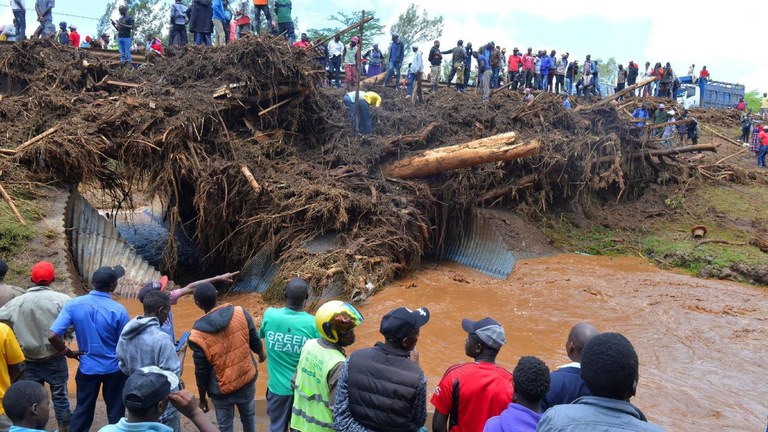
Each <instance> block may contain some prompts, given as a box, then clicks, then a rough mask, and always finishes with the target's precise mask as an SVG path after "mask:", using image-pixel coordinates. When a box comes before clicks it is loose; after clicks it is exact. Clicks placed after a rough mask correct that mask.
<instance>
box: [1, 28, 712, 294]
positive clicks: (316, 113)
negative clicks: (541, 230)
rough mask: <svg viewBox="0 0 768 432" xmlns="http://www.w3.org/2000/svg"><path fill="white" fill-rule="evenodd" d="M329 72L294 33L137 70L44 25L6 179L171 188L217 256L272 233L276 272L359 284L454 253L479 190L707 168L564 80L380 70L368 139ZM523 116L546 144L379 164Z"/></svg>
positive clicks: (515, 193) (525, 195)
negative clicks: (476, 83)
mask: <svg viewBox="0 0 768 432" xmlns="http://www.w3.org/2000/svg"><path fill="white" fill-rule="evenodd" d="M323 75H324V71H322V70H320V68H319V67H317V66H316V65H315V63H314V62H313V61H312V59H311V55H309V54H307V53H306V52H304V51H302V50H298V49H293V48H289V47H288V46H287V45H286V44H285V42H283V40H282V39H270V38H250V39H245V40H240V41H238V42H236V43H234V44H232V45H230V46H228V47H226V48H223V49H212V48H204V47H187V48H184V49H183V50H178V51H171V52H170V53H169V56H168V57H167V58H164V59H158V60H157V61H155V62H153V63H150V64H147V65H145V66H143V67H141V68H140V69H138V70H119V69H117V70H116V69H110V68H109V67H108V65H106V64H105V63H103V62H102V61H100V60H98V59H97V58H95V57H93V56H91V55H89V53H88V51H87V50H74V49H69V48H66V47H64V48H62V47H57V46H54V45H53V44H52V43H49V42H45V41H35V42H23V43H19V44H15V45H12V46H6V47H3V48H2V49H1V50H0V91H2V92H3V93H6V95H5V98H4V99H3V101H2V104H0V125H2V130H4V131H5V133H4V135H5V136H4V143H3V148H4V150H2V151H1V152H0V169H3V170H4V171H5V173H4V174H3V176H4V178H5V179H9V178H11V179H21V178H32V179H36V180H39V181H53V182H57V183H60V184H66V185H70V186H75V185H78V184H80V183H88V184H98V185H100V186H101V187H102V188H103V189H105V190H106V191H109V192H110V193H111V194H112V196H113V197H114V200H115V203H116V205H117V204H118V203H119V204H123V205H124V204H126V203H127V204H128V205H130V203H131V201H130V200H131V197H132V195H133V194H134V193H135V191H138V190H140V189H141V190H146V191H148V192H149V193H150V195H154V196H159V197H161V198H162V199H163V200H164V201H165V202H166V203H167V205H168V211H167V215H166V216H167V218H168V220H169V224H170V226H171V227H173V228H175V229H176V228H179V227H184V228H185V229H186V228H188V229H190V230H192V231H193V232H194V235H195V238H196V239H197V241H198V243H199V245H200V246H201V248H202V249H203V250H204V251H207V252H208V259H209V261H210V262H212V263H214V264H216V265H226V266H228V267H230V268H232V267H238V266H241V265H242V264H243V263H245V262H246V261H247V260H248V259H249V258H250V257H252V256H253V255H254V254H256V253H257V252H258V251H262V250H268V251H269V252H271V253H272V255H273V257H274V258H275V259H277V260H278V261H279V262H280V264H281V267H280V274H279V276H278V278H277V279H276V280H285V279H286V278H288V277H293V276H296V275H300V276H303V277H306V278H308V279H310V281H311V283H312V285H313V286H314V287H315V289H316V290H318V291H319V290H322V289H324V288H325V287H328V286H336V287H340V288H341V290H342V292H343V293H344V294H346V295H352V294H353V293H355V292H360V291H361V290H364V286H365V285H366V284H368V283H371V284H373V285H374V286H376V287H379V286H381V285H382V284H383V283H385V282H387V281H389V280H391V279H392V278H393V277H394V276H395V275H397V274H399V273H402V272H404V271H407V270H409V269H413V268H415V267H417V266H418V265H419V261H420V259H421V257H422V256H423V255H425V254H426V253H433V254H439V253H440V250H441V248H442V247H443V246H444V244H445V239H446V230H447V229H448V228H449V227H450V224H461V221H462V218H463V217H464V216H465V215H466V214H467V211H468V210H469V209H471V208H473V207H475V206H490V205H494V204H500V203H501V204H513V203H516V202H525V203H527V204H530V205H531V206H532V207H534V208H537V209H539V210H540V211H544V210H545V209H546V208H547V207H548V206H550V205H552V204H553V203H557V202H562V201H563V200H572V199H579V198H580V197H586V196H588V195H591V194H592V193H593V192H594V191H607V192H609V193H612V194H615V195H618V196H619V197H621V196H625V197H626V196H630V197H633V196H637V195H638V194H639V193H640V192H642V190H643V189H644V187H645V186H646V185H647V184H648V183H649V182H653V181H656V179H657V178H658V177H659V176H660V175H666V176H671V177H674V178H679V179H684V178H688V177H689V176H691V175H696V174H697V170H696V169H695V168H694V167H692V166H691V165H690V164H687V163H676V162H675V161H674V159H671V158H674V156H665V155H657V156H654V155H651V154H650V153H649V152H647V151H645V149H649V148H652V149H658V142H653V141H647V140H646V139H638V138H635V137H634V135H632V134H631V131H630V125H631V123H630V122H629V121H628V119H627V117H626V116H625V115H622V113H621V112H620V111H619V109H617V108H616V107H614V106H604V107H599V108H594V109H591V108H590V107H589V106H583V107H580V108H581V110H580V111H568V110H566V109H565V108H564V107H563V106H562V100H561V98H560V97H559V96H556V95H552V94H542V95H540V96H539V97H537V99H536V100H535V101H534V103H532V104H527V103H524V102H523V101H522V95H521V94H519V93H518V92H509V91H501V92H499V93H497V94H495V95H494V96H493V98H492V99H491V101H490V103H488V104H483V103H482V102H481V101H480V98H479V96H477V95H476V94H470V93H467V94H456V93H455V92H453V91H452V90H446V89H442V88H441V89H440V91H439V92H438V93H437V94H436V95H428V97H427V101H426V104H424V105H416V106H415V107H414V106H412V105H411V102H410V100H405V99H403V94H402V93H401V92H397V91H395V90H392V89H384V88H382V87H375V88H373V89H372V90H375V91H377V92H379V93H380V94H381V95H382V96H383V101H384V103H383V107H382V108H381V109H376V110H375V111H374V112H375V122H374V132H375V134H374V135H373V136H370V137H367V138H359V137H357V136H356V135H355V133H354V131H353V130H352V128H351V127H350V126H349V123H350V122H349V118H348V112H347V109H346V107H345V106H343V104H342V103H341V98H342V95H343V93H342V92H340V91H337V90H327V89H319V88H318V82H319V80H321V79H322V77H323ZM621 109H624V108H621ZM509 131H515V132H517V133H518V135H519V140H521V142H524V141H526V140H533V139H536V140H538V141H539V142H540V143H541V146H540V151H539V153H538V154H537V155H535V156H532V157H528V158H525V159H518V160H515V161H511V162H504V163H501V162H499V163H490V164H485V165H480V166H476V167H474V168H468V169H461V170H457V171H452V172H446V173H442V174H437V175H433V176H430V177H428V178H425V179H421V180H401V179H396V178H387V177H385V176H384V175H383V174H382V172H381V170H380V166H381V165H382V164H383V163H386V162H390V161H392V160H395V159H397V158H400V157H404V156H407V155H410V154H413V153H415V152H418V151H421V150H425V149H429V148H435V147H442V146H445V145H451V144H461V143H464V142H467V141H471V140H475V139H478V138H483V137H487V136H491V135H495V134H499V133H503V132H509ZM46 133H47V134H46ZM14 148H16V149H17V150H18V151H17V152H16V153H14V152H13V149H14ZM246 172H248V173H252V177H250V176H249V175H247V174H246ZM325 234H335V235H337V237H336V241H335V244H334V246H333V247H331V248H330V249H328V250H325V251H320V252H310V251H309V250H308V248H307V247H305V246H306V243H307V242H308V241H310V240H312V239H315V238H317V237H319V236H322V235H325ZM173 238H174V237H173V236H171V237H170V239H171V240H170V244H169V246H168V248H167V250H166V259H165V263H164V265H165V266H166V270H169V271H172V270H173V267H174V263H175V248H176V245H175V244H174V240H173Z"/></svg>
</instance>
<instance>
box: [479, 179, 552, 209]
mask: <svg viewBox="0 0 768 432" xmlns="http://www.w3.org/2000/svg"><path fill="white" fill-rule="evenodd" d="M538 178H539V174H538V173H533V174H528V175H526V176H523V177H520V178H519V179H518V180H517V181H516V182H515V184H513V185H511V186H504V187H501V188H497V189H493V190H491V191H488V192H486V193H485V194H483V196H481V197H480V198H478V199H477V202H478V203H482V202H484V201H488V200H492V199H496V198H498V197H501V196H504V195H509V194H510V193H512V192H514V191H515V189H518V188H521V187H525V186H530V185H532V184H533V183H535V182H536V180H537V179H538Z"/></svg>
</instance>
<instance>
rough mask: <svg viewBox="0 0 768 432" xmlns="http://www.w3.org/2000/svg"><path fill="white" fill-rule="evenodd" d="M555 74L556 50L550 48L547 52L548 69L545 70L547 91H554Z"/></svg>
mask: <svg viewBox="0 0 768 432" xmlns="http://www.w3.org/2000/svg"><path fill="white" fill-rule="evenodd" d="M545 55H546V54H545ZM555 74H557V51H555V50H552V52H550V53H549V69H548V70H547V84H546V86H545V89H546V90H547V91H549V92H554V91H555Z"/></svg>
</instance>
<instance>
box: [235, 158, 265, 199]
mask: <svg viewBox="0 0 768 432" xmlns="http://www.w3.org/2000/svg"><path fill="white" fill-rule="evenodd" d="M240 172H241V173H243V176H245V179H246V180H248V184H249V185H251V188H252V189H253V191H254V192H256V195H257V196H258V195H261V191H262V188H261V185H260V184H259V182H257V181H256V179H255V178H254V177H253V173H252V172H251V170H250V169H248V167H247V166H245V165H240Z"/></svg>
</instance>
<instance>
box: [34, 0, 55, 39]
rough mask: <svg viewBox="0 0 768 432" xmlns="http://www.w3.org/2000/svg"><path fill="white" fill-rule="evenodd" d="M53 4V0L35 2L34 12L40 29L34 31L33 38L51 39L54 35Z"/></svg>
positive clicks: (37, 0) (36, 0)
mask: <svg viewBox="0 0 768 432" xmlns="http://www.w3.org/2000/svg"><path fill="white" fill-rule="evenodd" d="M53 4H54V0H35V12H37V21H38V22H39V23H40V27H38V28H37V30H35V37H38V36H39V37H41V38H46V37H53V36H54V34H55V33H56V28H55V27H54V26H53Z"/></svg>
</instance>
